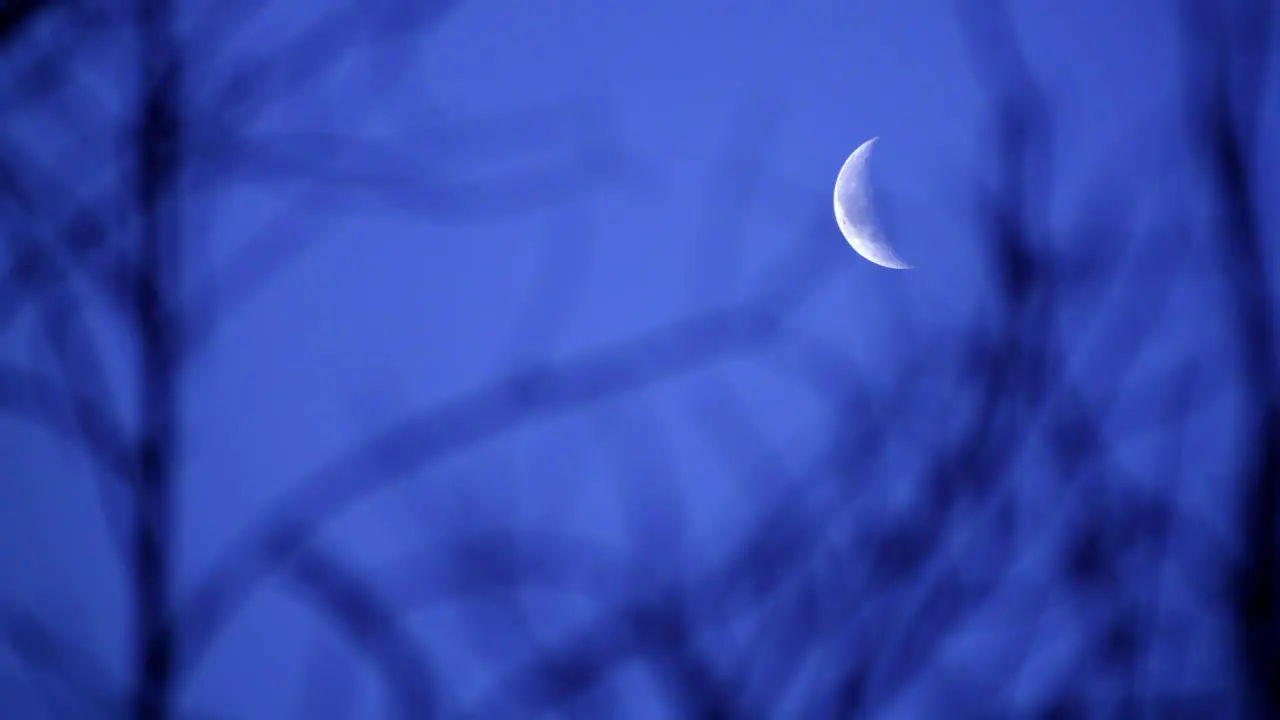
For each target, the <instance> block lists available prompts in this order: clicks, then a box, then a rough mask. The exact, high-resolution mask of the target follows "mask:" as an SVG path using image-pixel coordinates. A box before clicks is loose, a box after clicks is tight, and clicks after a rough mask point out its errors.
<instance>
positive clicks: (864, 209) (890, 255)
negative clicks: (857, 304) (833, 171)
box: [835, 138, 911, 270]
mask: <svg viewBox="0 0 1280 720" xmlns="http://www.w3.org/2000/svg"><path fill="white" fill-rule="evenodd" d="M877 139H878V138H871V139H870V140H868V141H866V142H864V143H862V144H861V145H859V146H858V149H857V150H854V151H853V154H851V155H849V158H848V159H847V160H845V161H844V165H843V166H842V167H841V168H840V174H839V175H837V176H836V192H835V208H836V224H837V225H839V226H840V232H841V233H842V234H843V235H844V239H845V240H848V241H849V245H850V246H851V247H853V249H854V250H856V251H857V253H858V254H859V255H861V256H862V257H864V258H866V259H868V260H870V261H871V262H873V263H875V264H877V265H879V266H881V267H886V268H890V269H892V270H910V269H911V266H910V265H908V264H907V263H906V262H904V261H903V260H902V258H901V257H899V256H898V254H897V253H896V252H894V251H893V248H892V247H891V246H890V245H889V244H888V243H887V242H885V240H884V235H883V234H882V233H881V232H880V228H879V226H878V225H877V224H876V218H875V213H873V212H872V209H871V184H870V183H869V182H868V176H867V163H868V161H869V160H871V148H873V147H874V146H875V144H876V140H877Z"/></svg>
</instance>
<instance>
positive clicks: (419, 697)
mask: <svg viewBox="0 0 1280 720" xmlns="http://www.w3.org/2000/svg"><path fill="white" fill-rule="evenodd" d="M289 578H290V579H292V580H293V581H294V583H296V584H297V585H298V586H299V588H300V589H301V590H302V591H303V592H304V595H305V597H306V598H307V599H309V600H311V601H312V602H313V603H315V604H316V605H317V606H318V608H319V609H320V610H321V611H322V613H323V614H324V616H325V617H326V618H327V619H328V620H330V621H332V622H333V623H334V625H335V626H336V627H337V628H338V629H340V630H341V631H342V632H343V633H345V634H346V636H347V638H348V640H350V642H351V643H352V644H353V645H355V646H357V647H360V648H362V649H363V650H364V651H365V652H366V653H368V655H369V657H370V659H371V660H372V661H373V663H374V664H375V665H376V666H377V667H378V669H379V670H380V672H381V674H382V676H383V677H384V678H385V679H386V680H387V682H388V683H389V684H390V687H389V688H388V690H389V691H390V692H391V693H392V695H393V697H394V699H395V701H396V703H397V705H398V706H399V709H400V714H401V716H402V717H404V718H405V719H406V720H416V719H417V718H430V717H439V716H440V715H439V712H440V711H439V707H438V706H439V702H438V700H437V698H436V695H437V693H436V683H435V680H434V678H433V677H432V676H433V673H432V670H431V666H432V663H431V661H430V659H429V657H428V654H427V652H426V651H425V650H424V649H423V648H420V647H419V645H418V643H417V641H416V640H414V639H413V638H411V637H410V635H409V634H408V633H406V632H405V631H404V630H403V628H402V627H401V620H400V615H399V613H397V612H396V611H395V610H394V608H393V607H392V606H391V605H389V604H388V603H387V602H386V601H385V600H383V599H382V598H381V597H380V596H379V595H378V594H377V593H376V592H375V591H374V590H373V589H372V588H370V587H369V586H368V585H367V584H366V583H365V581H363V580H362V579H361V575H360V573H358V572H356V571H355V570H353V569H352V568H349V567H347V566H346V565H345V564H343V563H341V562H339V560H338V559H337V558H336V557H334V556H333V555H331V554H328V553H323V552H321V551H319V550H308V551H307V552H304V553H301V554H300V555H298V556H297V557H296V558H295V559H294V560H293V562H292V564H291V566H290V570H289Z"/></svg>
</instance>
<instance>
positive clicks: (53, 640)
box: [0, 611, 123, 717]
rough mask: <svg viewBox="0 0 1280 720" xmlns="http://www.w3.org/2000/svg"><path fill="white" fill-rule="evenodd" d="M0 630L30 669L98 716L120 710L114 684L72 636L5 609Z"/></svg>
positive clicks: (25, 614)
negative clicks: (52, 681)
mask: <svg viewBox="0 0 1280 720" xmlns="http://www.w3.org/2000/svg"><path fill="white" fill-rule="evenodd" d="M0 631H2V632H3V636H4V638H5V640H6V641H7V642H8V644H9V646H10V647H11V648H13V650H14V651H15V652H16V653H17V655H18V657H19V658H21V659H22V660H23V661H24V662H25V663H27V665H28V666H29V668H30V669H31V670H34V671H35V672H36V673H38V674H39V675H41V676H43V677H47V678H50V679H53V680H54V681H56V682H57V684H58V685H60V686H61V687H62V688H63V689H65V690H67V691H69V694H70V695H71V696H73V697H75V698H77V699H79V700H80V701H81V702H83V703H85V705H87V708H86V707H85V705H81V706H80V711H83V710H85V709H91V712H94V714H95V715H96V714H99V713H100V714H101V716H102V717H116V716H118V714H119V713H120V711H121V710H123V703H122V702H121V698H120V695H119V692H118V691H117V690H115V689H114V687H115V686H116V685H117V683H116V682H115V681H113V680H112V679H111V675H110V673H108V672H107V670H106V668H105V667H103V666H102V665H101V664H100V663H98V662H97V661H96V660H95V659H94V658H93V657H91V655H90V654H89V652H88V651H87V650H85V649H84V648H82V647H80V646H79V643H77V642H76V641H75V640H74V639H72V638H69V637H66V636H65V635H63V634H61V633H59V632H58V630H57V629H56V628H55V627H53V626H51V625H49V624H47V623H44V622H42V621H41V620H40V619H38V618H36V617H34V616H32V615H30V614H29V613H15V612H12V611H5V612H4V613H3V615H0Z"/></svg>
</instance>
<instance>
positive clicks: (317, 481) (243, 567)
mask: <svg viewBox="0 0 1280 720" xmlns="http://www.w3.org/2000/svg"><path fill="white" fill-rule="evenodd" d="M813 252H814V251H813V250H811V249H810V248H809V247H807V246H803V245H802V246H799V247H797V248H796V249H795V250H793V251H792V255H790V256H789V257H788V258H785V259H784V262H783V263H782V264H781V266H780V267H779V268H777V269H776V270H775V273H774V274H773V275H772V277H770V278H768V280H769V282H767V283H766V285H765V288H766V290H765V291H763V292H762V293H760V294H759V295H758V296H757V300H756V301H755V302H752V303H748V304H746V305H745V306H743V307H742V308H741V309H739V310H727V311H726V310H718V311H713V312H709V313H705V314H701V315H698V316H695V317H693V318H690V319H686V320H683V321H681V322H678V323H675V324H673V325H670V326H668V327H666V328H663V329H660V330H657V331H654V332H648V333H644V334H642V335H640V336H638V337H635V338H633V339H631V340H628V341H624V342H622V343H618V344H615V345H612V346H610V347H608V348H606V349H603V350H601V351H597V352H595V353H591V354H588V355H586V356H584V357H582V358H580V359H577V360H574V361H569V362H563V363H558V364H557V365H548V366H543V367H541V368H534V369H530V370H527V371H524V372H518V373H515V374H512V375H510V376H508V377H506V378H504V379H502V380H499V381H498V382H496V383H493V384H491V385H489V386H487V387H484V388H482V389H480V390H477V391H474V392H472V393H469V394H467V395H464V396H462V397H460V398H457V399H455V400H453V401H450V402H447V403H444V404H443V405H441V406H438V407H435V408H431V409H429V410H426V411H423V412H419V413H416V414H412V415H410V416H409V417H407V418H405V419H404V420H402V421H401V422H398V423H396V424H395V425H393V426H392V427H390V428H388V429H386V430H383V431H382V432H380V433H376V434H375V435H373V436H372V437H370V438H368V439H367V440H365V441H364V442H362V443H360V444H359V445H357V446H355V447H354V448H352V449H351V450H349V451H348V452H347V453H345V454H343V455H342V456H340V457H339V458H338V459H337V460H335V461H333V462H332V463H330V464H329V465H328V466H327V467H326V468H325V469H324V470H321V471H319V472H317V473H315V474H314V475H311V476H308V477H306V478H303V479H302V480H301V481H299V482H296V483H294V484H292V485H290V486H288V487H290V490H288V491H287V492H285V494H284V496H283V497H282V498H281V499H280V500H278V501H277V502H276V503H275V504H273V506H272V507H271V508H270V509H268V510H267V511H266V512H264V513H263V514H262V516H261V517H260V519H259V521H257V522H255V523H253V525H252V526H251V529H250V530H249V531H248V532H247V533H246V534H245V535H244V536H243V537H242V538H241V540H240V542H238V543H237V544H236V545H235V546H234V547H233V548H232V549H231V550H229V551H228V552H227V553H226V554H225V555H224V556H223V558H221V559H220V560H219V561H218V562H216V563H215V565H214V568H213V570H212V571H211V572H210V573H209V574H208V575H207V576H206V577H205V579H204V580H203V581H202V582H200V583H198V584H197V586H196V587H195V588H194V589H193V590H192V592H191V594H190V595H189V596H188V597H187V600H186V601H185V602H184V603H183V605H182V607H183V610H182V611H181V614H180V615H179V616H178V622H180V624H181V626H182V627H183V628H186V629H188V630H189V631H190V633H191V634H190V636H189V640H188V643H187V644H186V646H185V650H186V654H185V656H184V658H183V661H182V662H183V664H184V665H187V664H190V663H193V662H195V661H196V659H197V658H199V657H200V655H201V654H202V652H203V650H204V647H205V645H206V644H207V643H208V642H209V640H210V639H211V637H212V636H213V635H214V634H215V633H216V631H217V630H218V629H219V628H220V627H221V626H222V625H223V623H225V622H226V620H227V618H228V616H229V614H230V613H231V611H232V610H234V609H235V608H236V607H238V606H239V605H240V603H242V602H243V601H244V599H245V597H246V596H247V595H248V594H249V593H250V592H251V591H252V590H253V589H254V588H256V586H258V585H259V584H260V583H261V582H262V581H263V580H264V579H265V577H267V576H268V575H269V574H270V573H271V572H272V570H273V569H274V568H275V567H277V566H278V565H279V564H280V563H281V562H283V561H284V560H285V559H286V558H288V557H289V556H290V555H291V554H292V553H294V552H297V551H298V550H300V549H301V548H303V547H304V546H305V545H306V543H307V541H308V540H309V538H310V536H311V535H312V533H313V532H314V531H315V530H316V529H317V528H318V527H319V526H320V525H321V524H322V523H324V522H326V521H327V520H329V519H330V518H332V517H333V516H334V515H335V514H336V513H337V512H339V511H341V510H344V509H346V508H348V507H351V506H353V505H354V504H355V503H357V502H359V501H361V500H363V499H365V498H368V497H371V496H372V495H374V494H375V493H377V492H380V491H381V490H383V489H384V488H387V487H389V486H391V485H393V484H395V483H396V482H400V481H402V480H403V477H404V475H405V474H406V473H408V472H409V471H411V470H413V469H415V468H418V467H421V466H423V465H425V464H427V463H430V462H433V461H437V460H439V459H441V458H443V457H445V456H446V455H449V454H453V453H456V452H459V451H461V450H463V449H465V448H467V447H470V446H473V445H474V444H476V443H478V442H481V441H484V440H489V439H492V438H495V437H498V436H500V435H502V434H505V433H507V432H509V431H511V430H513V429H515V428H517V427H520V426H522V425H524V424H526V423H528V422H530V421H532V420H534V419H542V418H545V417H547V416H549V415H554V414H560V413H564V412H567V411H570V410H573V409H577V408H580V407H583V406H586V405H588V404H590V403H594V402H598V401H601V400H604V399H606V398H610V397H616V396H618V395H621V394H624V393H630V392H634V391H636V390H639V389H641V388H643V387H646V386H648V385H651V384H654V383H657V382H660V381H663V380H665V379H668V378H670V377H674V376H676V375H679V374H683V373H686V372H689V371H691V370H693V369H695V368H698V367H702V366H705V365H706V364H708V363H710V362H714V361H716V360H719V359H723V358H727V357H730V356H733V355H735V354H740V353H744V352H749V351H752V350H758V349H760V348H762V347H765V346H766V345H768V344H770V343H771V342H773V341H774V337H775V334H776V333H777V331H778V330H777V327H778V326H777V321H776V320H774V318H775V317H783V316H785V315H786V314H787V313H788V312H789V311H790V310H791V309H793V308H794V307H795V306H796V305H797V304H798V303H799V302H800V301H802V300H803V299H804V298H805V297H807V296H808V295H809V294H810V293H812V292H815V291H816V290H817V289H818V288H819V287H820V286H821V282H820V280H821V279H822V278H823V277H826V276H828V275H829V274H830V273H831V272H832V264H831V263H815V262H813V261H812V253H813ZM375 467H376V468H378V470H379V472H378V473H377V474H370V471H371V470H372V469H373V468H375Z"/></svg>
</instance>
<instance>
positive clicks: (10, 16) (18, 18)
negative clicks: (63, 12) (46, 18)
mask: <svg viewBox="0 0 1280 720" xmlns="http://www.w3.org/2000/svg"><path fill="white" fill-rule="evenodd" d="M55 5H57V1H56V0H8V2H6V3H5V4H4V5H0V47H3V45H4V44H5V43H7V42H10V41H11V40H12V39H13V38H15V37H17V36H18V35H20V34H21V33H22V31H23V30H25V29H26V27H27V26H28V25H30V24H31V23H33V22H35V20H36V19H37V18H39V17H40V15H41V14H43V13H46V12H48V11H49V10H52V9H53V7H54V6H55Z"/></svg>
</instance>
